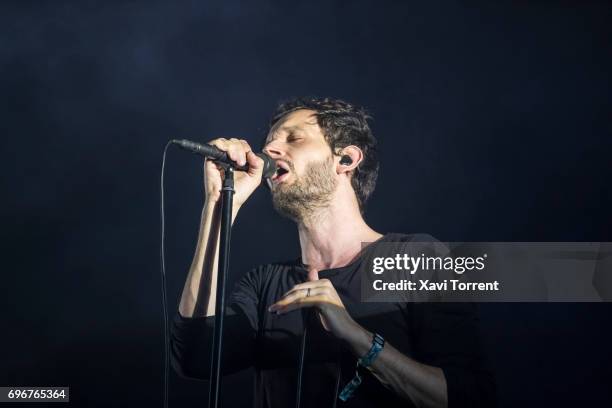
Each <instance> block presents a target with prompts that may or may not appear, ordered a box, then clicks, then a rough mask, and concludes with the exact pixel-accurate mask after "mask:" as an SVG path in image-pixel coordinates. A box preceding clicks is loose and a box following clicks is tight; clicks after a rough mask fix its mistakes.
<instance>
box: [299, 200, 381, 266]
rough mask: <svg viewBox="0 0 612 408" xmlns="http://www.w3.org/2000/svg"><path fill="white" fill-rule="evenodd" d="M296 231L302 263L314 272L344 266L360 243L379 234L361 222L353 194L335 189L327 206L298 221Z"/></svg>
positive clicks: (357, 253) (369, 240) (368, 240)
mask: <svg viewBox="0 0 612 408" xmlns="http://www.w3.org/2000/svg"><path fill="white" fill-rule="evenodd" d="M342 197H344V198H342ZM298 233H299V237H300V246H301V249H302V262H303V263H304V264H306V265H308V267H309V269H311V270H312V269H316V270H317V271H318V270H322V269H330V268H339V267H342V266H346V265H348V264H349V263H350V262H351V261H352V260H354V259H355V258H356V257H357V256H358V255H359V253H360V252H361V249H362V243H363V242H374V241H376V240H377V239H379V238H380V237H382V234H380V233H378V232H376V231H374V230H373V229H372V228H370V227H369V226H368V225H367V224H366V223H365V220H364V219H363V217H362V216H361V212H360V211H359V205H358V204H357V199H356V198H355V196H354V194H340V192H338V191H336V194H335V197H334V199H332V200H331V202H330V204H329V205H328V206H326V207H325V208H321V209H319V210H317V211H316V212H315V213H313V214H311V215H310V216H309V217H308V219H304V220H301V221H300V222H299V223H298Z"/></svg>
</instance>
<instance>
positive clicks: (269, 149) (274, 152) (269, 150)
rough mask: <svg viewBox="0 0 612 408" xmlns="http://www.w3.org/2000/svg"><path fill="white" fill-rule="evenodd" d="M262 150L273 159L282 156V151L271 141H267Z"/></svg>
mask: <svg viewBox="0 0 612 408" xmlns="http://www.w3.org/2000/svg"><path fill="white" fill-rule="evenodd" d="M263 152H264V153H265V154H267V155H268V156H270V157H271V158H273V159H279V158H281V157H283V151H282V150H281V149H279V148H278V146H275V145H274V144H273V143H268V144H267V145H266V147H264V148H263Z"/></svg>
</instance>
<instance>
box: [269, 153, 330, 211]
mask: <svg viewBox="0 0 612 408" xmlns="http://www.w3.org/2000/svg"><path fill="white" fill-rule="evenodd" d="M288 164H289V167H290V169H291V174H292V175H294V176H295V180H294V181H293V183H291V184H285V183H281V184H279V185H276V186H273V187H272V204H273V205H274V209H276V211H278V212H279V213H280V214H281V215H283V216H285V217H287V218H290V219H292V220H293V221H296V222H300V221H304V220H306V219H309V218H311V217H312V215H313V214H315V213H316V211H317V210H319V209H321V208H325V207H327V206H328V205H329V203H330V201H331V200H332V196H333V193H334V191H335V190H336V185H337V182H336V179H335V178H334V175H333V173H332V166H333V159H332V157H331V156H330V157H328V158H327V159H325V160H322V161H312V162H310V163H308V166H307V167H306V171H305V172H304V175H303V176H300V177H297V176H296V173H295V169H294V167H293V163H288Z"/></svg>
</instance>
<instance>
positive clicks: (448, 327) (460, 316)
mask: <svg viewBox="0 0 612 408" xmlns="http://www.w3.org/2000/svg"><path fill="white" fill-rule="evenodd" d="M413 307H414V309H413V310H414V314H415V315H414V323H415V325H416V327H415V328H414V329H415V330H414V332H415V333H416V341H415V349H416V351H417V354H418V355H417V356H415V359H417V360H418V361H420V362H422V363H424V364H428V365H432V366H434V367H439V368H441V369H442V371H443V372H444V376H445V378H446V383H447V395H448V407H449V408H456V407H494V406H496V402H495V400H496V398H495V382H494V379H493V376H492V374H491V372H490V370H489V369H488V367H487V362H486V358H485V353H484V350H483V345H482V341H481V337H480V332H479V318H478V313H477V305H476V304H473V303H416V304H413Z"/></svg>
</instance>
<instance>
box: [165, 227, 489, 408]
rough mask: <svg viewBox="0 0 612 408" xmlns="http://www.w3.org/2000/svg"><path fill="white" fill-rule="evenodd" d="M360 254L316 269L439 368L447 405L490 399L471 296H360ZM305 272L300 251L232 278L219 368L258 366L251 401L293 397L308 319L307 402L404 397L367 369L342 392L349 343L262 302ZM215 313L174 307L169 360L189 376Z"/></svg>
mask: <svg viewBox="0 0 612 408" xmlns="http://www.w3.org/2000/svg"><path fill="white" fill-rule="evenodd" d="M431 240H432V238H431V237H430V236H425V235H403V234H387V235H385V236H384V237H382V238H381V239H380V240H379V241H377V242H376V243H373V244H372V245H370V246H369V247H367V248H366V249H365V251H367V250H370V249H372V248H375V245H376V244H377V243H381V242H414V241H431ZM362 258H363V256H361V257H359V258H358V259H357V260H355V261H353V262H352V263H351V264H349V265H347V266H345V267H342V268H334V269H327V270H321V271H319V278H320V279H325V278H326V279H329V280H330V281H331V282H332V284H333V285H334V287H335V289H336V291H337V292H338V294H339V296H340V298H341V299H342V302H343V303H344V306H345V307H346V309H347V311H348V313H349V314H350V315H351V316H352V318H353V319H354V320H355V321H356V322H357V323H359V324H360V325H361V326H363V327H364V328H366V329H367V330H369V331H370V332H376V333H379V334H381V335H382V336H383V337H384V338H385V340H386V342H387V343H389V344H391V345H393V347H395V348H396V349H397V350H399V351H400V352H401V353H403V354H405V355H407V356H409V357H411V358H413V359H414V360H416V361H418V362H421V363H423V364H428V365H431V366H435V367H439V368H441V369H442V370H443V372H444V375H445V377H446V381H447V386H448V406H449V408H454V407H492V406H494V405H495V403H494V398H493V395H494V384H493V380H492V377H491V375H490V373H489V371H488V370H487V369H486V368H485V362H484V358H483V353H482V347H481V341H480V336H479V330H478V329H479V327H478V318H477V314H476V309H475V308H476V305H474V304H469V303H409V302H408V303H387V302H377V303H371V302H361V299H360V297H361V296H360V295H361V283H360V282H361V281H360V276H359V273H357V272H358V270H359V266H360V262H361V260H362ZM306 280H307V269H305V268H304V265H302V264H301V262H300V261H299V260H297V261H291V262H286V263H278V264H267V265H262V266H259V267H257V268H255V269H254V270H252V271H250V272H249V273H247V274H246V275H245V276H244V277H243V278H242V280H240V282H239V283H238V284H237V286H236V287H235V289H234V291H233V293H232V296H231V302H230V304H229V305H228V307H227V310H226V318H225V321H224V326H225V330H224V342H223V363H222V364H223V365H222V367H223V370H224V372H225V373H230V372H235V371H238V370H241V369H246V368H249V367H253V368H254V369H255V387H254V388H255V395H254V404H253V406H254V407H257V408H276V407H278V408H287V407H291V406H294V405H295V397H296V384H297V367H298V361H299V352H300V345H301V339H302V333H303V331H304V325H305V324H306V325H307V327H308V336H307V344H306V352H305V364H304V371H303V380H302V402H301V406H302V407H304V408H311V407H312V408H314V407H317V408H319V407H333V406H334V403H336V406H338V407H343V406H346V407H355V408H357V407H385V408H392V407H410V406H413V405H412V403H411V401H405V400H402V399H400V398H399V397H398V396H397V395H396V394H395V393H394V392H393V391H392V390H390V389H388V388H386V387H385V386H384V385H383V384H382V383H380V381H378V380H377V379H376V378H375V377H374V376H373V375H372V374H370V373H367V372H366V374H365V375H363V376H362V377H363V383H362V384H361V386H360V387H359V388H358V389H357V391H356V392H355V394H354V395H353V397H352V398H350V399H349V400H348V401H347V402H345V403H344V402H342V401H340V400H338V399H337V395H338V392H339V390H341V389H342V388H343V387H344V385H345V384H346V383H347V382H348V381H350V379H351V378H352V377H353V376H354V374H355V364H356V361H357V358H358V357H359V356H355V355H354V354H353V353H352V352H351V350H350V348H349V347H348V345H347V344H344V343H343V342H341V341H340V340H337V339H336V338H335V337H334V336H333V335H331V334H330V333H328V332H327V331H325V330H324V329H323V328H322V326H321V324H320V322H319V320H318V316H317V315H316V314H314V313H307V312H305V311H293V312H290V313H287V314H283V315H276V314H273V313H269V312H268V310H267V309H268V306H270V305H271V304H273V303H275V302H276V301H277V300H278V299H280V298H281V296H282V295H283V294H284V293H286V292H287V291H289V290H290V289H291V288H292V287H293V286H294V285H296V284H298V283H302V282H304V281H306ZM213 327H214V317H203V318H184V317H182V316H180V315H179V314H177V315H176V316H175V318H174V321H173V325H172V333H171V359H172V364H173V367H174V368H175V370H176V371H177V372H178V373H179V374H181V375H183V376H185V377H190V378H199V379H206V378H207V377H208V376H209V370H210V357H211V345H212V333H213Z"/></svg>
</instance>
